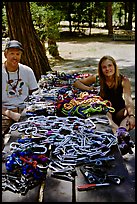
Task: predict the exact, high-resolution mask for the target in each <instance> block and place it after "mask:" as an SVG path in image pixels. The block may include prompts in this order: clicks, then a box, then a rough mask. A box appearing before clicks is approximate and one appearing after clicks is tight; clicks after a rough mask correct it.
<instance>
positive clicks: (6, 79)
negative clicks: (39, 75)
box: [2, 63, 39, 109]
mask: <svg viewBox="0 0 137 204" xmlns="http://www.w3.org/2000/svg"><path fill="white" fill-rule="evenodd" d="M8 73H9V76H8ZM8 73H7V72H6V69H5V66H4V64H3V65H2V106H3V107H7V108H8V109H12V108H15V107H20V106H21V104H23V103H24V100H25V99H26V98H27V97H28V96H29V90H33V89H36V88H39V87H38V84H37V81H36V78H35V75H34V72H33V70H32V69H31V68H30V67H28V66H26V65H23V64H21V63H19V71H15V72H8Z"/></svg>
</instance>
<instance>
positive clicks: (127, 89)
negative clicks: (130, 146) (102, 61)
mask: <svg viewBox="0 0 137 204" xmlns="http://www.w3.org/2000/svg"><path fill="white" fill-rule="evenodd" d="M122 85H123V98H124V100H125V106H126V110H127V115H128V116H129V118H128V123H129V129H133V128H134V127H135V108H134V103H133V100H132V97H131V84H130V81H129V79H128V78H126V77H124V79H123V81H122Z"/></svg>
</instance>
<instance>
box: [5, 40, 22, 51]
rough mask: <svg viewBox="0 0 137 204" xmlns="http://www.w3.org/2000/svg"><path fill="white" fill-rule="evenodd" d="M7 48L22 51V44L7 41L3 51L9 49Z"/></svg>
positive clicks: (15, 41)
mask: <svg viewBox="0 0 137 204" xmlns="http://www.w3.org/2000/svg"><path fill="white" fill-rule="evenodd" d="M9 48H17V49H20V50H22V51H24V49H23V47H22V44H21V43H20V42H19V41H17V40H10V41H8V42H7V44H6V46H5V50H6V49H9Z"/></svg>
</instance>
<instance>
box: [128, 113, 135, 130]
mask: <svg viewBox="0 0 137 204" xmlns="http://www.w3.org/2000/svg"><path fill="white" fill-rule="evenodd" d="M128 123H129V129H130V130H132V129H134V128H135V117H134V116H129V119H128Z"/></svg>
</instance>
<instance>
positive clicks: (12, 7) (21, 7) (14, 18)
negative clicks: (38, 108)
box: [5, 2, 52, 80]
mask: <svg viewBox="0 0 137 204" xmlns="http://www.w3.org/2000/svg"><path fill="white" fill-rule="evenodd" d="M5 8H6V15H7V21H8V31H9V38H10V39H11V40H12V39H16V40H18V41H20V42H21V43H22V44H23V47H24V50H25V52H24V54H23V56H22V60H21V62H22V63H24V64H27V65H28V66H30V67H31V68H32V69H33V71H34V73H35V76H36V78H37V80H39V79H40V77H41V75H43V74H45V73H46V72H47V71H51V70H52V69H51V67H50V65H49V62H48V58H47V56H46V53H45V49H44V47H43V45H42V43H41V42H40V39H39V38H38V35H37V34H36V31H35V28H34V25H33V22H32V18H31V12H30V5H29V2H5Z"/></svg>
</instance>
